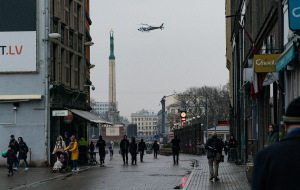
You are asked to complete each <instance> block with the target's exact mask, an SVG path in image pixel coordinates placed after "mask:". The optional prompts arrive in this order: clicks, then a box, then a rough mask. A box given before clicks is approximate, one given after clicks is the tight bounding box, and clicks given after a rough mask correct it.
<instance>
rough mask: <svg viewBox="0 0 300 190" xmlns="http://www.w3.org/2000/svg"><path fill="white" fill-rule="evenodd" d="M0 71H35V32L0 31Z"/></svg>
mask: <svg viewBox="0 0 300 190" xmlns="http://www.w3.org/2000/svg"><path fill="white" fill-rule="evenodd" d="M0 39H1V42H0V72H33V71H36V32H35V31H29V32H0Z"/></svg>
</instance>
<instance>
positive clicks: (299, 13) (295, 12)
mask: <svg viewBox="0 0 300 190" xmlns="http://www.w3.org/2000/svg"><path fill="white" fill-rule="evenodd" d="M289 25H290V29H291V30H300V1H299V0H289Z"/></svg>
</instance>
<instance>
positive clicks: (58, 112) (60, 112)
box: [52, 110, 68, 116]
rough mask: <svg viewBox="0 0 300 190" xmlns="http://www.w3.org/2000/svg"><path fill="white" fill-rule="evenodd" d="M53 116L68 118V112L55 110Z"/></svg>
mask: <svg viewBox="0 0 300 190" xmlns="http://www.w3.org/2000/svg"><path fill="white" fill-rule="evenodd" d="M52 116H68V110H53V111H52Z"/></svg>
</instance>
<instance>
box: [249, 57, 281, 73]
mask: <svg viewBox="0 0 300 190" xmlns="http://www.w3.org/2000/svg"><path fill="white" fill-rule="evenodd" d="M279 56H280V54H262V55H254V70H255V72H256V73H269V72H276V60H277V58H278V57H279Z"/></svg>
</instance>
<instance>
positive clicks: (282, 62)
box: [276, 43, 295, 72]
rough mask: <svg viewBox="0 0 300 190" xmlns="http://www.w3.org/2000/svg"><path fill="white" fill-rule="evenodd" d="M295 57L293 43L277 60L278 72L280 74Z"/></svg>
mask: <svg viewBox="0 0 300 190" xmlns="http://www.w3.org/2000/svg"><path fill="white" fill-rule="evenodd" d="M294 57H295V46H294V44H293V43H292V44H291V45H290V46H289V47H288V48H287V49H286V50H285V51H284V52H283V53H282V54H281V56H279V57H278V59H277V60H276V72H279V71H280V70H281V69H283V68H284V67H285V66H286V65H287V64H289V63H290V62H291V61H292V60H293V59H294Z"/></svg>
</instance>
